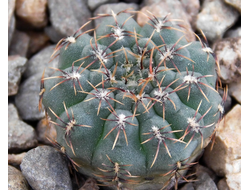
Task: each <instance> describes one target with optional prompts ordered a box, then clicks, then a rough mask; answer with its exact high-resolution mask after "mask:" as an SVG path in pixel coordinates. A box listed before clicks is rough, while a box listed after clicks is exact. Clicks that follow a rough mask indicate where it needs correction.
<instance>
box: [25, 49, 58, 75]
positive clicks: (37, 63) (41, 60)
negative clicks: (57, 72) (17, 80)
mask: <svg viewBox="0 0 250 190" xmlns="http://www.w3.org/2000/svg"><path fill="white" fill-rule="evenodd" d="M54 48H55V45H50V46H47V47H45V48H44V49H42V50H41V51H39V52H38V53H36V54H35V55H33V56H32V57H31V58H30V59H29V61H28V62H27V68H26V70H25V72H24V74H23V75H24V77H25V78H28V77H30V76H32V75H36V74H40V77H41V76H42V73H43V71H44V69H46V72H45V73H46V76H48V75H50V74H52V72H54V70H53V69H48V67H57V64H58V60H59V57H56V58H55V59H54V60H53V61H51V62H49V61H50V56H51V55H52V52H53V51H54Z"/></svg>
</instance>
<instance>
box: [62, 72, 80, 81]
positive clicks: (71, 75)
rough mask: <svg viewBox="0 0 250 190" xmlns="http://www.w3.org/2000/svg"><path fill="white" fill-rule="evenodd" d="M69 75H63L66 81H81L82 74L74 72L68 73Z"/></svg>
mask: <svg viewBox="0 0 250 190" xmlns="http://www.w3.org/2000/svg"><path fill="white" fill-rule="evenodd" d="M67 74H68V75H63V76H64V77H65V78H66V79H73V80H76V79H79V78H80V77H81V75H80V73H78V72H75V71H73V72H72V73H67Z"/></svg>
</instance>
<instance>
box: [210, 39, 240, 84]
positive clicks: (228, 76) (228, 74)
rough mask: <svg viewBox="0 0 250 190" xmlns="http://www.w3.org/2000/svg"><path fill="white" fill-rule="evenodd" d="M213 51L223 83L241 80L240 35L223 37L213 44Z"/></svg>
mask: <svg viewBox="0 0 250 190" xmlns="http://www.w3.org/2000/svg"><path fill="white" fill-rule="evenodd" d="M214 53H215V54H216V57H217V59H218V61H219V64H220V70H221V72H220V73H219V76H220V79H221V80H222V82H224V83H227V84H229V83H232V82H239V81H240V80H241V37H237V38H224V39H222V40H219V41H218V42H216V44H215V50H214Z"/></svg>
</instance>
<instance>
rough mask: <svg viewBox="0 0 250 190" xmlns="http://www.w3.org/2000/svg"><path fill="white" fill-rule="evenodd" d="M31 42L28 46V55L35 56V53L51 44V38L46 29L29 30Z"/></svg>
mask: <svg viewBox="0 0 250 190" xmlns="http://www.w3.org/2000/svg"><path fill="white" fill-rule="evenodd" d="M27 34H28V36H29V38H30V43H29V47H28V52H27V57H29V58H30V57H31V56H33V55H34V54H35V53H37V52H39V51H40V50H42V49H43V48H45V47H46V46H48V45H50V39H49V36H47V35H46V34H45V33H44V31H42V32H40V31H39V32H37V31H32V30H30V31H28V32H27Z"/></svg>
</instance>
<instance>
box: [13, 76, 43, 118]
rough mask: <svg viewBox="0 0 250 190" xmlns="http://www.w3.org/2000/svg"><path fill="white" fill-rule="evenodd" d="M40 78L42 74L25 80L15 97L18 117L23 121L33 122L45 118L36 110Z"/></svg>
mask: <svg viewBox="0 0 250 190" xmlns="http://www.w3.org/2000/svg"><path fill="white" fill-rule="evenodd" d="M41 77H42V73H38V74H35V75H32V76H31V77H29V78H28V79H26V80H25V81H24V82H23V83H22V84H21V86H20V88H19V93H18V94H17V95H16V97H15V104H16V107H17V109H18V112H19V115H20V117H21V118H22V119H24V120H30V121H34V120H39V119H42V118H43V117H44V116H45V113H44V112H40V111H39V110H38V103H39V93H40V82H41Z"/></svg>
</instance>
